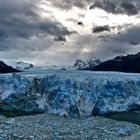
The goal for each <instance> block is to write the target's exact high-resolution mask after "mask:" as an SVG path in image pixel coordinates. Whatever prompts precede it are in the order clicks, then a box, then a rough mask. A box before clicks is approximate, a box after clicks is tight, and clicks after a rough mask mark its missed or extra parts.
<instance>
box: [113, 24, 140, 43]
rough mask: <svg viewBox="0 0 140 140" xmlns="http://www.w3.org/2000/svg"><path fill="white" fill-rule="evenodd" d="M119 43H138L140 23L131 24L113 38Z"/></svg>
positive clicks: (139, 40) (139, 41) (139, 39)
mask: <svg viewBox="0 0 140 140" xmlns="http://www.w3.org/2000/svg"><path fill="white" fill-rule="evenodd" d="M115 40H116V41H119V42H121V43H130V44H131V45H138V44H140V25H137V26H132V27H131V28H128V29H127V30H126V31H124V32H123V33H121V34H119V35H118V36H116V37H115V38H114V41H115Z"/></svg>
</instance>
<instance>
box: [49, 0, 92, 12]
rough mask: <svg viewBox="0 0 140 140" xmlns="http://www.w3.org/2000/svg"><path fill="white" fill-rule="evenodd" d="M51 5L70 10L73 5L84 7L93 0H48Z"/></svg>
mask: <svg viewBox="0 0 140 140" xmlns="http://www.w3.org/2000/svg"><path fill="white" fill-rule="evenodd" d="M49 1H50V2H51V3H52V5H53V6H55V7H57V8H61V9H64V10H70V9H72V7H73V6H75V7H79V8H86V7H87V6H88V4H89V3H91V2H93V0H49Z"/></svg>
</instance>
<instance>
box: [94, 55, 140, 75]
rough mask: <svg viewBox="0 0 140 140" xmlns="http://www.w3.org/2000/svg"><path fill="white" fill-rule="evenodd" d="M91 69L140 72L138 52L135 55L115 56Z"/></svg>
mask: <svg viewBox="0 0 140 140" xmlns="http://www.w3.org/2000/svg"><path fill="white" fill-rule="evenodd" d="M92 70H94V71H119V72H132V73H140V52H139V53H137V54H135V55H127V56H117V57H115V58H114V59H112V60H108V61H106V62H103V63H101V64H100V65H98V66H96V67H94V68H93V69H92Z"/></svg>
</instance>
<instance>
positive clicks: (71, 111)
mask: <svg viewBox="0 0 140 140" xmlns="http://www.w3.org/2000/svg"><path fill="white" fill-rule="evenodd" d="M134 108H140V74H127V73H115V72H111V73H107V72H85V71H62V70H51V71H49V70H48V71H42V72H34V73H33V72H29V73H28V72H25V73H20V74H5V75H4V74H1V75H0V110H4V111H21V112H28V113H40V112H47V113H50V114H57V115H60V116H68V117H69V116H70V117H85V116H91V115H104V114H107V113H113V112H121V111H127V110H129V109H134Z"/></svg>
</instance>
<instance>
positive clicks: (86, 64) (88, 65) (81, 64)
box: [74, 57, 102, 70]
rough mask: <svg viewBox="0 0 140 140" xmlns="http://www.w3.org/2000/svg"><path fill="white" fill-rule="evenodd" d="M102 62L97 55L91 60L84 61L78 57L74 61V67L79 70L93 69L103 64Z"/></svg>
mask: <svg viewBox="0 0 140 140" xmlns="http://www.w3.org/2000/svg"><path fill="white" fill-rule="evenodd" d="M101 63H102V62H101V61H100V60H99V59H97V58H96V57H91V58H90V59H89V60H86V61H83V60H81V59H77V60H76V62H75V63H74V67H76V69H79V70H91V69H92V68H94V67H95V66H97V65H99V64H101Z"/></svg>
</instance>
